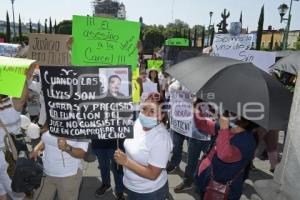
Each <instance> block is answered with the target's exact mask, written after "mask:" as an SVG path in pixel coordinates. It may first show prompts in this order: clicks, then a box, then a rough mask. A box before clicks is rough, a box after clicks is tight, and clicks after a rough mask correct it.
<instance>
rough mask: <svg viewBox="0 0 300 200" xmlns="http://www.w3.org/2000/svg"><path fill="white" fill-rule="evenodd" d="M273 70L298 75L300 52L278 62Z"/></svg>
mask: <svg viewBox="0 0 300 200" xmlns="http://www.w3.org/2000/svg"><path fill="white" fill-rule="evenodd" d="M272 69H273V70H280V71H284V72H288V73H290V74H294V75H297V73H298V71H299V70H300V52H296V53H293V54H291V55H289V56H286V57H283V58H282V59H280V60H278V61H277V62H276V63H275V64H274V65H273V66H272Z"/></svg>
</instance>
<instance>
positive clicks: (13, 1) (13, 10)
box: [11, 0, 17, 39]
mask: <svg viewBox="0 0 300 200" xmlns="http://www.w3.org/2000/svg"><path fill="white" fill-rule="evenodd" d="M14 3H15V0H11V7H12V13H13V24H14V39H16V37H17V36H16V23H15V9H14Z"/></svg>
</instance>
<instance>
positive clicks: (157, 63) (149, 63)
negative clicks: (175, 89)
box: [147, 60, 164, 72]
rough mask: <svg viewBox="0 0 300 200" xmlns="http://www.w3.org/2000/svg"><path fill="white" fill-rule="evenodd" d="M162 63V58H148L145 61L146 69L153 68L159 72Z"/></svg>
mask: <svg viewBox="0 0 300 200" xmlns="http://www.w3.org/2000/svg"><path fill="white" fill-rule="evenodd" d="M163 64H164V61H163V60H148V61H147V66H148V69H155V70H157V71H159V72H160V71H161V68H162V66H163Z"/></svg>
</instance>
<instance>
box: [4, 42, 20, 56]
mask: <svg viewBox="0 0 300 200" xmlns="http://www.w3.org/2000/svg"><path fill="white" fill-rule="evenodd" d="M20 48H21V45H19V44H9V43H0V56H6V57H15V56H16V55H17V54H18V52H19V50H20Z"/></svg>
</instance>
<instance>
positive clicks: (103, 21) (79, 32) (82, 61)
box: [72, 16, 140, 69]
mask: <svg viewBox="0 0 300 200" xmlns="http://www.w3.org/2000/svg"><path fill="white" fill-rule="evenodd" d="M72 35H73V38H74V42H73V45H72V65H75V66H100V65H102V66H109V65H130V66H132V68H133V69H135V68H136V67H137V62H138V49H137V42H138V40H139V35H140V23H137V22H130V21H124V20H117V19H108V18H100V17H90V16H87V17H83V16H73V27H72Z"/></svg>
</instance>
